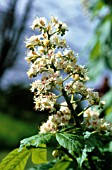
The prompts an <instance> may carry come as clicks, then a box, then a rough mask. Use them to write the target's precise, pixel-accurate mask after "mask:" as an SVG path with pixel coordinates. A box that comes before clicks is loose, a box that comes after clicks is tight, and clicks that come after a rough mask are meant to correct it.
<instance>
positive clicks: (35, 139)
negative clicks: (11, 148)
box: [19, 133, 53, 150]
mask: <svg viewBox="0 0 112 170" xmlns="http://www.w3.org/2000/svg"><path fill="white" fill-rule="evenodd" d="M52 136H53V134H48V133H46V134H38V135H35V136H32V137H30V138H26V139H23V140H22V141H21V142H20V148H19V150H22V148H23V147H27V146H34V147H38V146H39V145H40V144H45V143H47V142H48V141H49V140H50V139H51V137H52Z"/></svg>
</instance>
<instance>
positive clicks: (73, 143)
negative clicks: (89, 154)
mask: <svg viewBox="0 0 112 170" xmlns="http://www.w3.org/2000/svg"><path fill="white" fill-rule="evenodd" d="M56 139H57V141H58V143H59V144H60V145H61V146H63V147H64V148H66V149H68V150H69V151H75V152H77V153H79V152H80V148H81V143H80V138H79V137H78V136H77V135H74V134H66V133H57V134H56Z"/></svg>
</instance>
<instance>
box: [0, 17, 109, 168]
mask: <svg viewBox="0 0 112 170" xmlns="http://www.w3.org/2000/svg"><path fill="white" fill-rule="evenodd" d="M31 27H32V29H35V30H36V29H38V30H39V31H40V32H41V34H40V35H33V36H31V37H30V38H27V39H26V41H25V43H26V47H27V48H28V51H27V56H26V58H25V59H26V60H27V62H28V63H29V64H30V69H29V70H28V72H27V74H28V76H29V78H32V77H37V80H35V81H34V82H33V83H32V84H31V92H33V93H34V103H35V110H40V111H43V110H44V111H45V110H46V111H47V112H48V113H49V116H48V119H47V120H46V122H44V123H43V124H42V125H41V126H40V128H39V133H38V134H37V135H35V136H32V137H30V138H26V139H23V140H22V141H21V142H20V148H19V150H18V149H15V150H14V151H12V152H11V153H10V154H9V155H8V156H7V157H6V158H4V159H3V161H2V163H1V164H0V168H1V169H4V170H9V169H10V170H13V169H15V170H19V169H21V170H24V169H25V166H26V162H27V160H28V158H29V157H30V155H31V157H32V162H33V163H34V164H36V165H35V166H34V168H30V169H29V170H43V169H46V170H48V169H50V170H58V169H60V168H61V169H62V170H66V169H67V170H73V169H77V170H80V169H94V170H95V169H98V170H100V169H102V168H105V167H107V161H108V160H109V158H110V157H111V156H112V154H111V152H110V150H109V145H110V142H111V137H112V125H111V124H110V123H109V122H107V121H106V120H105V119H104V118H99V114H100V111H101V109H102V107H103V105H104V101H100V98H99V95H98V93H97V92H94V91H93V90H92V89H90V88H87V87H86V85H85V82H86V81H87V80H88V76H87V70H86V69H85V68H84V67H83V66H81V65H78V64H77V57H78V55H77V54H75V53H74V52H73V51H72V50H71V49H70V47H69V46H68V45H67V42H66V40H65V39H63V38H62V37H63V36H64V34H65V32H66V31H68V27H67V25H66V24H65V23H63V22H61V21H59V20H58V19H57V18H55V17H53V16H51V20H50V21H49V22H48V21H47V20H46V19H45V18H44V17H40V18H39V17H36V18H35V19H34V21H33V24H32V26H31ZM82 101H87V106H86V107H85V108H84V109H83V110H82V111H81V112H80V113H77V111H76V107H77V106H78V104H80V103H81V102H82ZM50 144H53V146H51V148H52V156H53V158H54V159H53V158H52V159H51V160H50V161H49V159H48V158H47V152H48V151H49V148H50ZM108 166H109V168H112V165H111V164H109V163H108Z"/></svg>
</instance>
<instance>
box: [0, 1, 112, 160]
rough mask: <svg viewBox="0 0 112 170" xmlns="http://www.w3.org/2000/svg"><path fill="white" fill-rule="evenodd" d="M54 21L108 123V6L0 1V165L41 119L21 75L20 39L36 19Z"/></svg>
mask: <svg viewBox="0 0 112 170" xmlns="http://www.w3.org/2000/svg"><path fill="white" fill-rule="evenodd" d="M37 15H38V16H44V17H46V18H47V19H49V18H50V15H54V16H56V17H58V18H59V19H60V20H62V21H63V22H66V23H67V25H68V26H69V32H67V35H66V39H67V42H68V44H69V45H70V47H71V48H72V49H73V50H74V51H75V52H76V53H79V56H80V57H79V61H78V62H79V64H82V65H85V67H87V68H88V73H89V76H90V81H89V83H88V85H89V86H90V87H95V90H97V91H99V93H100V96H101V97H102V98H104V99H106V101H107V104H106V106H105V108H104V110H103V112H102V113H101V116H105V117H106V119H108V120H110V121H112V89H111V86H112V2H110V1H109V0H90V1H89V0H80V1H79V0H76V1H74V0H69V1H65V0H61V1H60V0H57V1H52V0H43V1H41V0H32V1H31V0H22V1H21V0H5V1H4V0H1V1H0V18H1V19H0V160H1V159H2V158H3V157H4V155H6V154H7V153H8V152H9V151H10V150H12V149H13V148H15V147H18V146H19V141H20V140H21V139H23V138H25V137H29V136H31V135H34V134H36V133H37V131H38V127H39V125H40V124H41V123H40V122H41V121H44V119H46V115H47V114H46V113H44V112H42V113H40V112H38V111H36V112H35V111H34V109H33V107H34V105H33V95H32V94H31V92H30V91H29V84H30V83H31V81H32V80H29V79H28V77H27V74H26V71H27V69H28V64H27V63H26V61H25V60H24V58H25V51H26V49H25V44H24V40H25V37H30V36H31V35H32V34H34V32H33V31H32V30H31V28H30V26H31V24H32V20H33V18H34V17H35V16H37Z"/></svg>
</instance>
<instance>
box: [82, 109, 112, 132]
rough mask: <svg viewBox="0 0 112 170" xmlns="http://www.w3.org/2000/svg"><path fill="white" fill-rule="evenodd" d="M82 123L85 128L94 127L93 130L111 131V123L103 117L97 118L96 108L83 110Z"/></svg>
mask: <svg viewBox="0 0 112 170" xmlns="http://www.w3.org/2000/svg"><path fill="white" fill-rule="evenodd" d="M83 116H84V121H83V124H84V125H85V127H86V128H89V129H94V130H95V131H98V132H100V131H112V124H111V123H109V122H107V121H106V120H105V119H103V118H101V119H100V118H99V112H98V110H92V109H91V108H89V109H87V110H86V111H85V112H84V115H83Z"/></svg>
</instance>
